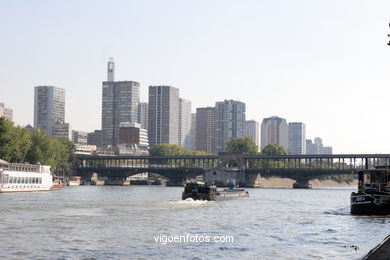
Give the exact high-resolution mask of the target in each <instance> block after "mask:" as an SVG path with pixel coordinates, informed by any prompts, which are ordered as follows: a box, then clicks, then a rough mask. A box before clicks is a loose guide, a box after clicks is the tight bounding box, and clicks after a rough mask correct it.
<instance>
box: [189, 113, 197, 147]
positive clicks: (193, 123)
mask: <svg viewBox="0 0 390 260" xmlns="http://www.w3.org/2000/svg"><path fill="white" fill-rule="evenodd" d="M190 140H191V149H190V150H192V151H194V150H196V113H191V130H190Z"/></svg>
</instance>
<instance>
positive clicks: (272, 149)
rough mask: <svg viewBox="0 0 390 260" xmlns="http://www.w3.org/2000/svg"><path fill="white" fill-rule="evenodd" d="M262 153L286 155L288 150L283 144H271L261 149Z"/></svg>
mask: <svg viewBox="0 0 390 260" xmlns="http://www.w3.org/2000/svg"><path fill="white" fill-rule="evenodd" d="M260 154H261V155H286V154H287V151H286V149H284V147H283V146H280V145H276V144H269V145H267V146H266V147H264V149H262V150H261V153H260Z"/></svg>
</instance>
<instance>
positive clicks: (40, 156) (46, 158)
mask: <svg viewBox="0 0 390 260" xmlns="http://www.w3.org/2000/svg"><path fill="white" fill-rule="evenodd" d="M52 152H53V151H52V150H51V149H50V138H49V136H48V135H47V134H46V133H45V132H44V131H42V130H39V129H34V130H33V131H32V132H31V148H30V149H29V151H28V152H27V160H28V161H29V162H30V163H33V164H36V163H41V164H46V165H51V166H52V167H55V166H56V165H55V163H54V161H53V160H51V158H50V157H51V156H52Z"/></svg>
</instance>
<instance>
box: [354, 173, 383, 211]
mask: <svg viewBox="0 0 390 260" xmlns="http://www.w3.org/2000/svg"><path fill="white" fill-rule="evenodd" d="M358 175H359V184H358V191H357V192H352V194H351V214H353V215H390V168H389V167H387V166H386V167H376V168H375V169H372V170H363V171H359V172H358Z"/></svg>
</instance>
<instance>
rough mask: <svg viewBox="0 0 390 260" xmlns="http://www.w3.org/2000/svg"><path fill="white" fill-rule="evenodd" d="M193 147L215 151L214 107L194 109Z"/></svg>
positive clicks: (207, 151)
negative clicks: (194, 138)
mask: <svg viewBox="0 0 390 260" xmlns="http://www.w3.org/2000/svg"><path fill="white" fill-rule="evenodd" d="M195 131H196V143H195V149H196V150H198V151H204V152H206V153H215V108H214V107H199V108H197V109H196V130H195Z"/></svg>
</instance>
